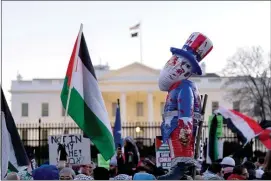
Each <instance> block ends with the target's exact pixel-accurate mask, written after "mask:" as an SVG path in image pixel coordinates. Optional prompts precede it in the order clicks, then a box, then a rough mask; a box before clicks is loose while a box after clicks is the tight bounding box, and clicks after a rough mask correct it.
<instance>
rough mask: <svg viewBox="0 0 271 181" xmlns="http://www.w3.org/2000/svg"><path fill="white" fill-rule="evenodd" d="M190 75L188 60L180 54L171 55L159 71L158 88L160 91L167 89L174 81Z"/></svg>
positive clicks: (190, 68) (190, 67)
mask: <svg viewBox="0 0 271 181" xmlns="http://www.w3.org/2000/svg"><path fill="white" fill-rule="evenodd" d="M191 75H192V66H191V64H190V62H189V61H188V60H187V59H186V58H184V57H182V56H179V55H173V56H172V57H171V58H170V60H169V61H168V62H167V63H166V65H165V67H164V68H163V70H162V71H161V72H160V76H159V88H160V90H161V91H168V90H169V88H170V87H171V86H172V85H173V84H174V83H176V82H178V81H180V80H184V79H188V78H189V77H190V76H191Z"/></svg>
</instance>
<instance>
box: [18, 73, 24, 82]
mask: <svg viewBox="0 0 271 181" xmlns="http://www.w3.org/2000/svg"><path fill="white" fill-rule="evenodd" d="M21 80H23V77H22V76H21V74H19V72H17V81H21Z"/></svg>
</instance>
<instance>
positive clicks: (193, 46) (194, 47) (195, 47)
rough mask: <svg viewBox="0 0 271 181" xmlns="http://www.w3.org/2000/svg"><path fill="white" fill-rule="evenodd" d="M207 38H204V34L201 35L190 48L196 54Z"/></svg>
mask: <svg viewBox="0 0 271 181" xmlns="http://www.w3.org/2000/svg"><path fill="white" fill-rule="evenodd" d="M206 39H207V38H206V37H205V36H203V35H202V34H199V35H198V36H197V38H196V39H195V40H194V41H193V43H192V44H191V45H190V47H191V48H192V49H193V51H195V52H196V50H197V49H198V48H199V47H200V45H201V44H202V43H203V42H204V41H205V40H206Z"/></svg>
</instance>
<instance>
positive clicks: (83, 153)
mask: <svg viewBox="0 0 271 181" xmlns="http://www.w3.org/2000/svg"><path fill="white" fill-rule="evenodd" d="M61 139H63V140H62V141H61ZM58 143H63V144H64V145H65V148H66V152H67V154H68V156H67V157H68V163H70V164H90V162H91V155H90V140H89V139H88V138H84V137H83V135H80V134H66V135H63V138H62V135H54V136H49V137H48V144H49V160H50V164H51V165H56V164H57V159H58V152H57V148H58Z"/></svg>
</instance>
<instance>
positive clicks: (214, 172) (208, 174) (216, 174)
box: [203, 163, 224, 180]
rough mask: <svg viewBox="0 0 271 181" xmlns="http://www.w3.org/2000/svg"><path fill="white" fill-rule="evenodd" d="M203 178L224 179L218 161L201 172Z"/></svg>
mask: <svg viewBox="0 0 271 181" xmlns="http://www.w3.org/2000/svg"><path fill="white" fill-rule="evenodd" d="M203 179H204V180H224V179H223V174H222V166H221V165H220V164H219V163H212V165H211V166H210V167H209V168H208V169H207V170H206V171H205V172H204V173H203Z"/></svg>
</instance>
